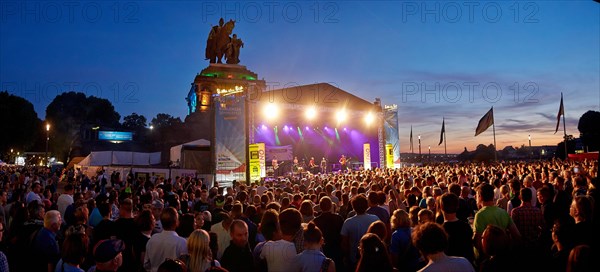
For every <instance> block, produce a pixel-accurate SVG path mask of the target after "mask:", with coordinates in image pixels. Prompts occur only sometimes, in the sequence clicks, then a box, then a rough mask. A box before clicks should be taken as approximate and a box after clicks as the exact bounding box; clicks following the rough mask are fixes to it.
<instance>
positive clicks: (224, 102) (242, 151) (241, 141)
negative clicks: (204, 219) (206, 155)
mask: <svg viewBox="0 0 600 272" xmlns="http://www.w3.org/2000/svg"><path fill="white" fill-rule="evenodd" d="M244 102H245V101H244V97H236V96H233V95H232V96H221V97H217V98H215V108H216V113H215V152H216V159H217V177H216V178H217V181H233V180H237V181H245V180H246V129H245V118H244V116H245V107H244Z"/></svg>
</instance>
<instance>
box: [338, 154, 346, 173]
mask: <svg viewBox="0 0 600 272" xmlns="http://www.w3.org/2000/svg"><path fill="white" fill-rule="evenodd" d="M347 161H348V160H347V159H346V156H344V155H342V157H341V158H340V161H339V162H340V171H341V172H344V171H346V162H347Z"/></svg>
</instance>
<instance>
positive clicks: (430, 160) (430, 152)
mask: <svg viewBox="0 0 600 272" xmlns="http://www.w3.org/2000/svg"><path fill="white" fill-rule="evenodd" d="M428 159H429V162H431V145H430V146H429V158H428Z"/></svg>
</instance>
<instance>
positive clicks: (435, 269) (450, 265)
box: [419, 255, 475, 272]
mask: <svg viewBox="0 0 600 272" xmlns="http://www.w3.org/2000/svg"><path fill="white" fill-rule="evenodd" d="M419 272H475V269H473V265H471V263H469V261H467V259H465V258H463V257H454V256H446V255H444V256H443V257H442V258H439V259H437V260H435V261H433V260H429V263H427V265H426V266H425V267H423V268H421V270H419Z"/></svg>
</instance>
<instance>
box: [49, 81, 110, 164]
mask: <svg viewBox="0 0 600 272" xmlns="http://www.w3.org/2000/svg"><path fill="white" fill-rule="evenodd" d="M120 119H121V116H120V115H119V113H117V112H116V111H115V108H114V106H113V105H112V103H110V101H108V100H107V99H103V98H97V97H93V96H90V97H87V96H86V95H85V94H83V93H76V92H67V93H62V94H60V95H57V96H56V97H55V98H54V100H52V102H50V104H49V105H48V107H47V108H46V120H47V121H48V122H49V123H50V124H51V126H52V134H53V137H51V138H50V146H51V149H52V150H53V153H54V154H56V156H57V158H59V159H60V160H63V161H64V160H66V159H67V157H68V156H69V153H70V150H71V149H72V148H73V147H75V146H78V145H81V137H80V132H81V126H82V125H93V126H101V127H110V128H116V127H118V126H119V120H120Z"/></svg>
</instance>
